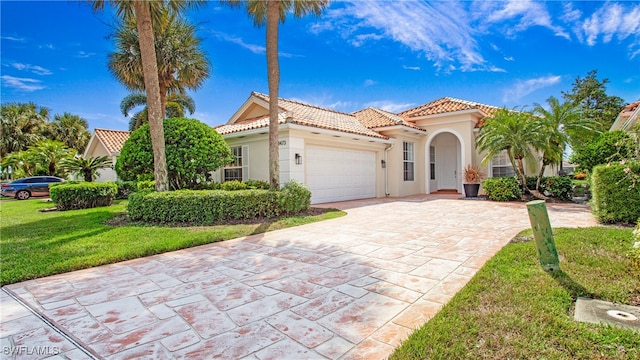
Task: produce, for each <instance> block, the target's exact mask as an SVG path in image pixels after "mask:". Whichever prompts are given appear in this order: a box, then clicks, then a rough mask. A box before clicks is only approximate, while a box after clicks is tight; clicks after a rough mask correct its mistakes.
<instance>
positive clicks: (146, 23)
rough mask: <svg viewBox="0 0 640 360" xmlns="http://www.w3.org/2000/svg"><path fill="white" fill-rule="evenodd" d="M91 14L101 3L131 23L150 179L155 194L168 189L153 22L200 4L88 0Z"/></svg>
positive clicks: (192, 1)
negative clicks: (137, 49) (145, 115)
mask: <svg viewBox="0 0 640 360" xmlns="http://www.w3.org/2000/svg"><path fill="white" fill-rule="evenodd" d="M88 1H89V2H90V3H92V4H93V9H94V11H100V10H102V9H104V6H105V2H109V3H110V4H111V5H112V6H114V7H115V8H116V14H117V16H119V17H121V18H122V19H124V20H125V21H127V20H132V19H135V23H136V27H137V30H138V41H139V46H140V58H141V61H142V73H143V74H144V90H145V92H146V93H147V106H148V107H149V127H150V130H149V132H150V135H151V144H152V148H153V164H154V165H153V166H154V171H153V177H154V179H155V182H156V190H157V191H166V190H168V189H169V178H168V170H167V156H166V153H165V150H164V129H163V127H162V119H163V116H162V113H163V110H162V102H161V99H160V83H159V82H160V80H159V76H158V61H157V59H156V52H155V41H154V36H153V22H155V23H157V24H158V23H160V22H161V21H162V20H163V18H164V17H165V16H166V13H167V11H172V12H176V13H179V12H180V11H182V10H184V9H185V8H186V7H187V6H189V5H193V4H199V3H203V2H204V1H202V0H172V1H168V0H161V1H158V0H139V1H128V0H88Z"/></svg>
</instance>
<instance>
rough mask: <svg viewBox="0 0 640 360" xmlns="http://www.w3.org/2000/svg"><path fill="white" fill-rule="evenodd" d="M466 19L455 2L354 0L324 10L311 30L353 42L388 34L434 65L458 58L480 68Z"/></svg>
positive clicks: (463, 63) (462, 65) (481, 62)
mask: <svg viewBox="0 0 640 360" xmlns="http://www.w3.org/2000/svg"><path fill="white" fill-rule="evenodd" d="M467 18H468V16H466V10H465V9H464V7H463V6H462V4H461V3H458V2H434V3H427V2H424V1H418V2H417V1H393V2H392V1H352V2H349V3H345V5H344V7H343V8H340V9H336V10H334V11H329V12H327V14H326V15H324V16H323V17H322V20H320V22H319V23H318V24H315V25H314V26H312V31H313V32H314V33H316V34H317V33H320V32H322V31H328V30H334V31H337V32H338V33H339V34H340V35H341V36H342V37H343V38H344V39H345V40H346V41H348V42H349V43H351V44H352V45H354V46H362V45H363V44H365V43H367V42H372V41H379V40H381V39H389V40H392V41H395V42H397V43H400V44H402V45H404V46H406V47H407V48H408V49H410V50H412V51H415V52H418V53H422V54H424V56H425V57H426V58H427V59H429V60H431V61H433V62H434V64H435V66H436V67H437V68H438V69H441V68H446V67H447V66H446V65H447V64H449V63H456V64H458V65H457V66H456V67H457V68H459V69H461V70H463V71H473V70H484V69H486V68H487V66H486V64H485V60H484V58H483V57H482V55H481V54H480V52H479V49H478V44H477V42H476V40H475V39H474V37H473V34H474V33H475V31H474V29H473V27H472V26H471V25H470V24H469V23H468V22H467V20H465V19H467ZM427 19H428V21H427Z"/></svg>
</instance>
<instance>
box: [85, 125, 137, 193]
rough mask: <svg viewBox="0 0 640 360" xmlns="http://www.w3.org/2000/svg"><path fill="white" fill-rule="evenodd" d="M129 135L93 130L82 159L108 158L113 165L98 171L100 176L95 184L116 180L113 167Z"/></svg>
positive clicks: (119, 132) (118, 131) (127, 133)
mask: <svg viewBox="0 0 640 360" xmlns="http://www.w3.org/2000/svg"><path fill="white" fill-rule="evenodd" d="M129 134H130V133H129V132H128V131H120V130H107V129H95V131H94V132H93V135H92V136H91V139H89V144H88V145H87V148H86V149H85V151H84V155H83V157H84V158H90V157H98V156H108V157H109V159H111V163H112V164H113V165H112V166H111V168H109V169H101V170H98V173H99V174H100V175H99V176H98V178H97V179H96V181H97V182H104V181H116V180H118V177H117V175H116V171H115V170H114V169H113V166H114V165H115V164H116V159H117V158H118V156H119V155H120V150H122V146H123V145H124V143H125V141H127V139H129Z"/></svg>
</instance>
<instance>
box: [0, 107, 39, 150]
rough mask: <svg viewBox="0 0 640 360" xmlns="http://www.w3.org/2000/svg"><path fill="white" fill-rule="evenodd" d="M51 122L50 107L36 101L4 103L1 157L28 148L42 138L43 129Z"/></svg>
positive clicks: (0, 116) (0, 146)
mask: <svg viewBox="0 0 640 360" xmlns="http://www.w3.org/2000/svg"><path fill="white" fill-rule="evenodd" d="M48 122H49V109H47V108H45V107H41V106H40V107H39V106H37V105H36V104H35V103H32V102H29V103H8V104H2V107H1V110H0V123H1V125H2V126H1V131H2V133H1V134H0V138H1V139H2V141H1V142H0V157H2V158H4V157H5V156H6V155H7V154H9V153H12V152H16V151H21V150H26V149H27V148H28V147H29V146H31V145H33V144H35V143H37V142H38V141H40V140H42V139H43V138H44V136H43V135H42V132H43V130H44V129H45V127H46V126H47V123H48Z"/></svg>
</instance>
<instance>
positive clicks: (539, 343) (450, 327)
mask: <svg viewBox="0 0 640 360" xmlns="http://www.w3.org/2000/svg"><path fill="white" fill-rule="evenodd" d="M530 233H531V232H530V231H529V232H528V233H524V234H521V235H520V236H519V237H522V236H530ZM555 233H556V235H555V241H556V245H557V248H558V252H559V254H560V260H561V262H560V267H561V271H560V272H557V273H546V272H544V271H543V270H542V269H541V268H540V266H539V265H538V260H537V253H536V248H535V244H534V243H533V242H520V243H511V244H509V245H507V246H506V247H504V248H503V249H502V250H501V251H500V252H498V254H496V256H494V257H493V258H492V259H491V260H490V261H488V262H487V264H486V265H485V266H484V267H483V268H482V269H481V270H480V271H479V272H478V273H477V274H476V276H475V277H474V278H473V279H472V280H471V281H470V282H469V283H468V284H467V286H466V287H465V288H464V289H463V290H462V291H460V292H459V293H458V294H457V295H456V296H454V298H453V299H452V300H451V301H450V302H449V303H448V304H447V305H445V306H444V307H443V309H442V310H441V311H440V312H439V313H438V314H437V315H436V316H435V317H434V318H433V319H431V320H430V321H429V322H428V323H426V324H425V325H424V326H422V328H420V329H418V330H416V331H415V332H414V333H413V334H412V335H411V336H410V337H409V338H408V339H407V340H406V341H405V342H404V343H403V344H402V345H401V346H400V347H398V348H397V349H396V350H395V352H394V354H393V355H392V356H391V357H390V359H403V360H404V359H639V358H640V334H639V333H638V332H634V331H631V330H628V329H619V328H614V327H610V326H604V325H596V324H586V323H577V322H575V321H573V310H574V303H575V300H576V298H577V297H579V296H581V297H589V298H596V299H601V300H606V301H612V302H618V303H625V304H636V305H638V304H637V302H638V298H639V295H640V280H639V279H640V269H638V268H634V267H632V265H631V261H630V259H629V258H627V257H626V256H625V254H626V253H627V251H628V250H629V249H630V248H631V243H632V236H631V230H628V229H617V228H604V227H598V228H587V229H556V230H555Z"/></svg>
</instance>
